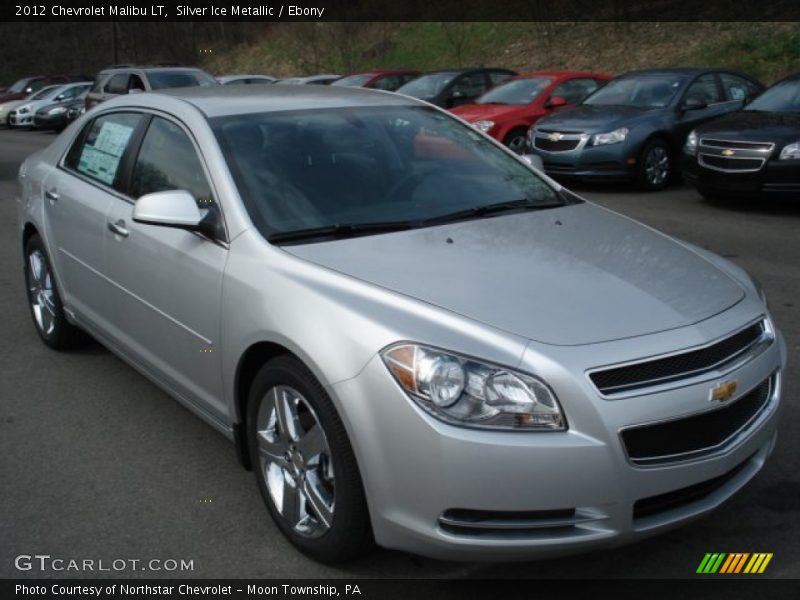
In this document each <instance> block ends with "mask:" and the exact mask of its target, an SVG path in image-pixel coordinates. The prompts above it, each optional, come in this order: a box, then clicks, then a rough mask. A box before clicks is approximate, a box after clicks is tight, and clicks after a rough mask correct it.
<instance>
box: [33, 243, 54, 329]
mask: <svg viewBox="0 0 800 600" xmlns="http://www.w3.org/2000/svg"><path fill="white" fill-rule="evenodd" d="M28 297H29V299H30V303H31V309H32V310H33V316H34V319H35V320H36V326H37V327H38V328H39V331H41V332H42V333H43V334H44V335H46V336H49V335H51V334H52V333H53V330H54V329H55V326H56V305H55V292H54V290H53V276H52V275H51V273H50V268H49V266H48V264H47V259H46V258H45V256H44V254H43V253H42V251H41V250H39V249H38V248H37V249H35V250H34V251H33V252H31V253H30V254H29V255H28Z"/></svg>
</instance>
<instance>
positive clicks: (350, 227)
mask: <svg viewBox="0 0 800 600" xmlns="http://www.w3.org/2000/svg"><path fill="white" fill-rule="evenodd" d="M412 227H414V224H413V223H408V222H405V221H390V222H387V223H353V224H348V223H345V224H338V225H324V226H322V227H309V228H307V229H296V230H295V231H280V232H278V233H273V234H271V235H270V236H269V237H268V238H267V240H268V241H269V242H273V243H281V242H300V241H305V240H310V239H314V238H334V239H342V238H348V237H357V236H359V235H372V234H376V233H388V232H391V231H404V230H406V229H411V228H412Z"/></svg>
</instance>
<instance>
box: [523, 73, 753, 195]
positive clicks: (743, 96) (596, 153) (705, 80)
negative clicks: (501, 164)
mask: <svg viewBox="0 0 800 600" xmlns="http://www.w3.org/2000/svg"><path fill="white" fill-rule="evenodd" d="M763 89H764V86H763V85H762V84H760V83H759V82H757V81H756V80H754V79H752V78H750V77H748V76H747V75H745V74H743V73H738V72H734V71H725V70H721V69H649V70H646V71H633V72H630V73H626V74H625V75H622V76H620V77H617V78H616V79H613V80H612V81H610V82H609V83H608V84H606V85H605V86H604V87H602V88H600V89H599V90H598V91H596V92H594V93H593V94H592V95H591V96H589V97H588V98H586V99H585V100H584V101H583V102H582V103H581V104H579V105H578V106H576V107H575V108H573V109H569V110H565V111H563V112H559V113H557V114H554V115H551V116H548V117H545V118H543V119H540V120H539V121H538V122H537V123H536V125H534V126H533V127H532V128H531V129H530V131H529V143H530V146H531V148H532V150H533V152H535V153H536V154H538V155H539V156H541V157H542V162H543V163H544V169H545V172H547V174H549V175H552V176H555V177H558V176H562V177H573V178H579V179H594V180H606V181H636V182H638V183H639V184H640V185H641V186H642V187H643V188H644V189H647V190H656V189H660V188H662V187H664V186H665V185H667V183H668V182H669V180H670V178H671V176H672V175H673V174H674V173H675V171H676V170H677V169H676V163H677V164H678V165H679V164H680V161H679V157H680V156H681V148H682V147H683V143H684V141H685V140H686V136H687V135H688V134H689V132H690V131H691V130H692V129H694V128H695V127H697V126H698V125H700V124H701V123H705V122H706V121H709V120H711V119H714V118H717V117H720V116H722V115H725V114H727V113H730V112H734V111H736V110H739V109H740V108H741V107H742V106H743V105H744V103H745V102H747V101H748V100H750V99H752V98H754V97H756V96H757V95H758V94H760V93H761V91H762V90H763Z"/></svg>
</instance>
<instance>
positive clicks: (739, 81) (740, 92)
mask: <svg viewBox="0 0 800 600" xmlns="http://www.w3.org/2000/svg"><path fill="white" fill-rule="evenodd" d="M719 77H720V80H721V81H722V89H723V90H724V91H725V95H726V96H727V99H728V100H745V101H748V100H752V99H753V98H755V97H756V96H757V95H758V93H759V89H758V86H756V85H755V84H754V83H752V82H750V81H748V80H747V79H744V78H743V77H737V76H736V75H732V74H730V73H720V76H719Z"/></svg>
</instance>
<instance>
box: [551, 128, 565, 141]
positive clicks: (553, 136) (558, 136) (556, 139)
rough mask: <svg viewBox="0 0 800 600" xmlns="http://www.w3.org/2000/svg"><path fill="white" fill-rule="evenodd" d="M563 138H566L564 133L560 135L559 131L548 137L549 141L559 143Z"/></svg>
mask: <svg viewBox="0 0 800 600" xmlns="http://www.w3.org/2000/svg"><path fill="white" fill-rule="evenodd" d="M562 137H564V134H563V133H558V132H557V131H554V132H553V133H551V134H550V135H548V136H547V139H548V140H550V141H551V142H557V141H558V140H560V139H561V138H562Z"/></svg>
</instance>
